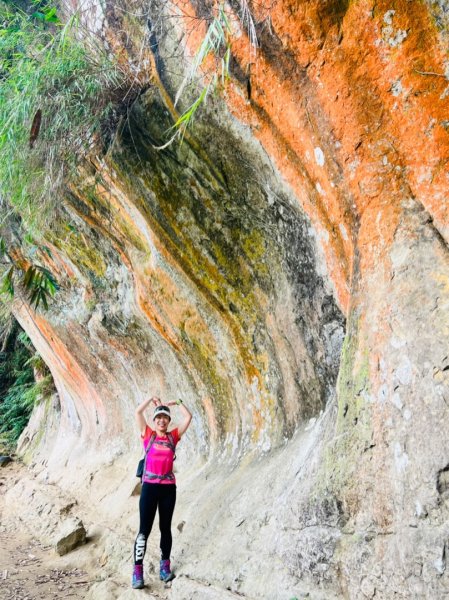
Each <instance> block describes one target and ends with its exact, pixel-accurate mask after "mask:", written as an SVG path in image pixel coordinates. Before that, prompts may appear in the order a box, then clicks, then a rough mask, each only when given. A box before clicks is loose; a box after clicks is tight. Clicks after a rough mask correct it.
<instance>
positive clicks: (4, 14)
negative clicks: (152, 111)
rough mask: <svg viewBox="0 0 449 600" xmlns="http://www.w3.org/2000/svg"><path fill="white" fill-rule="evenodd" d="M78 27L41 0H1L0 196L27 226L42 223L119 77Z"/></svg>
mask: <svg viewBox="0 0 449 600" xmlns="http://www.w3.org/2000/svg"><path fill="white" fill-rule="evenodd" d="M22 7H25V8H22ZM79 28H80V24H79V22H78V20H77V18H76V17H73V18H72V19H71V20H70V21H69V22H68V23H66V24H65V25H62V23H61V22H60V20H59V16H58V8H57V6H52V5H50V4H48V3H46V2H41V1H39V0H38V1H34V2H30V1H28V2H20V3H19V2H8V3H5V2H2V1H1V0H0V80H1V85H0V198H1V202H2V204H3V205H4V206H7V207H8V208H9V211H15V212H18V213H19V214H20V216H21V218H22V219H23V220H24V221H25V222H26V223H27V225H28V226H29V227H32V226H36V225H39V226H41V227H42V226H43V223H44V220H45V219H46V218H47V214H48V213H46V210H45V209H48V208H49V207H51V206H54V205H55V203H56V204H57V202H58V197H59V195H60V192H61V185H62V183H63V181H64V178H65V176H66V175H67V172H68V170H70V169H71V168H72V167H74V166H75V165H76V163H77V161H78V160H79V157H80V156H82V155H83V154H84V153H85V152H86V151H87V150H88V149H89V147H90V146H91V145H92V144H93V142H94V140H95V136H96V135H97V134H98V132H99V130H100V127H101V124H102V122H103V120H104V118H105V117H106V115H107V114H108V111H109V108H110V105H111V103H110V101H109V100H110V99H111V98H112V96H113V94H114V92H115V91H116V90H117V88H118V87H119V86H120V85H122V84H123V79H124V78H123V76H122V74H121V73H120V71H119V69H118V67H117V66H116V65H115V64H113V63H112V61H111V60H109V59H108V58H107V57H106V56H105V53H104V51H102V50H100V49H99V46H98V44H96V43H95V41H93V40H92V39H89V40H86V39H84V40H83V41H81V39H80V36H79V35H78V36H77V33H79ZM108 98H109V100H108ZM3 215H4V216H5V217H6V216H7V215H8V211H3ZM0 225H1V223H0Z"/></svg>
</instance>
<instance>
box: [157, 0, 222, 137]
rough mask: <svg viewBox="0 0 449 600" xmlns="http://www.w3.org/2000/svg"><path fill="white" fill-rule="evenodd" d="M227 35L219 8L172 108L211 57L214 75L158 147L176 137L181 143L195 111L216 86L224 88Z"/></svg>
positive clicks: (220, 8)
mask: <svg viewBox="0 0 449 600" xmlns="http://www.w3.org/2000/svg"><path fill="white" fill-rule="evenodd" d="M231 33H232V30H231V23H230V21H229V18H228V16H227V15H226V12H225V7H224V4H220V6H219V7H218V10H217V14H216V15H215V16H214V17H213V19H212V20H211V22H210V24H209V27H208V28H207V32H206V35H205V36H204V39H203V41H202V43H201V46H200V47H199V49H198V51H197V52H196V54H195V57H194V60H193V63H192V65H191V67H190V69H189V71H188V73H187V75H186V76H185V78H184V79H183V81H182V83H181V85H180V87H179V89H178V92H177V94H176V98H175V106H176V105H177V103H178V102H179V99H180V98H181V95H182V94H183V92H184V90H185V88H186V87H187V86H189V85H190V84H192V83H193V82H194V81H195V80H196V78H197V77H198V75H199V72H200V70H201V69H202V67H203V65H204V63H205V61H206V60H207V58H208V57H209V56H211V55H212V56H213V57H214V58H215V61H216V69H215V71H214V73H213V74H212V75H211V76H209V77H208V78H207V81H206V83H205V85H204V86H203V88H202V90H201V93H200V95H199V96H198V98H196V99H195V100H194V101H193V102H192V104H191V105H190V106H189V107H188V108H187V109H186V110H185V111H184V112H183V113H182V114H181V116H180V117H179V118H178V120H177V121H176V123H175V124H174V125H173V127H172V128H171V129H172V130H175V133H174V135H172V137H171V138H170V140H169V141H168V142H167V144H165V145H164V146H162V147H163V148H164V147H166V146H167V145H169V144H171V143H172V142H173V141H174V140H175V139H176V138H177V137H180V139H181V140H182V139H183V137H184V135H185V133H186V130H187V128H188V127H189V126H190V125H191V124H192V123H193V120H194V117H195V115H196V112H197V110H198V109H199V108H200V107H201V106H202V105H204V104H205V102H206V99H207V97H208V95H209V94H210V93H211V92H212V91H216V90H217V89H218V87H219V85H222V86H224V85H225V83H226V82H227V80H228V79H229V62H230V59H231Z"/></svg>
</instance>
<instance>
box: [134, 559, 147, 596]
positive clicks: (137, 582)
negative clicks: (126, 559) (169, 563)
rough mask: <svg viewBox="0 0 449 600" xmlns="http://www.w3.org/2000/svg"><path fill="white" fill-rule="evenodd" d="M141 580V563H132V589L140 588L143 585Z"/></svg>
mask: <svg viewBox="0 0 449 600" xmlns="http://www.w3.org/2000/svg"><path fill="white" fill-rule="evenodd" d="M144 585H145V584H144V582H143V565H134V571H133V583H132V586H133V589H135V590H141V589H142V588H143V587H144Z"/></svg>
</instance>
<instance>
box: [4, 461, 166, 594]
mask: <svg viewBox="0 0 449 600" xmlns="http://www.w3.org/2000/svg"><path fill="white" fill-rule="evenodd" d="M25 477H28V478H29V472H28V471H27V469H26V467H24V466H23V465H21V463H20V462H13V463H10V464H9V465H8V466H6V467H0V600H50V599H52V598H71V599H78V598H79V599H83V600H85V599H88V600H106V599H107V600H115V599H116V600H131V599H132V600H134V599H136V600H137V599H139V598H140V599H141V600H142V599H143V598H150V599H153V600H165V599H166V598H167V596H168V594H169V591H170V587H171V586H170V584H167V585H164V584H163V583H162V582H160V581H159V580H158V577H157V576H156V573H155V572H154V573H148V571H147V573H146V586H145V589H143V590H132V589H131V585H130V582H131V565H130V572H129V579H128V578H126V581H125V580H124V577H123V575H121V574H120V573H115V576H114V573H113V572H112V573H111V572H110V571H108V574H107V575H106V578H103V577H102V573H105V570H103V569H102V568H101V565H102V560H101V553H102V547H101V544H98V543H97V542H96V541H95V540H91V541H90V542H88V543H87V544H86V545H84V546H81V547H80V548H78V549H76V550H74V551H72V552H70V553H69V554H66V555H65V556H59V555H58V554H57V553H56V552H55V550H54V548H53V547H52V546H48V545H45V544H44V543H42V542H41V541H40V540H39V539H37V536H33V531H32V530H30V528H29V527H28V528H27V527H25V526H24V525H23V522H21V521H20V520H19V519H18V518H16V519H12V518H11V517H10V516H8V517H7V516H6V515H5V505H4V503H5V494H6V492H7V491H8V490H9V489H10V488H12V487H13V486H15V485H16V484H17V482H18V481H20V480H21V479H22V478H25ZM49 501H50V502H51V498H50V497H49ZM23 509H24V510H27V506H26V500H25V502H24V507H23Z"/></svg>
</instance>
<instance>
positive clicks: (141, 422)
mask: <svg viewBox="0 0 449 600" xmlns="http://www.w3.org/2000/svg"><path fill="white" fill-rule="evenodd" d="M151 403H153V404H154V405H155V406H158V404H160V403H161V401H160V400H159V398H157V397H156V396H153V397H152V398H148V399H147V400H144V401H143V402H142V404H139V406H138V407H137V408H136V413H135V414H136V421H137V426H138V427H139V431H140V433H141V435H145V429H146V428H147V422H146V419H145V417H144V415H143V413H144V412H145V410H146V409H147V408H148V406H149V405H150V404H151Z"/></svg>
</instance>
